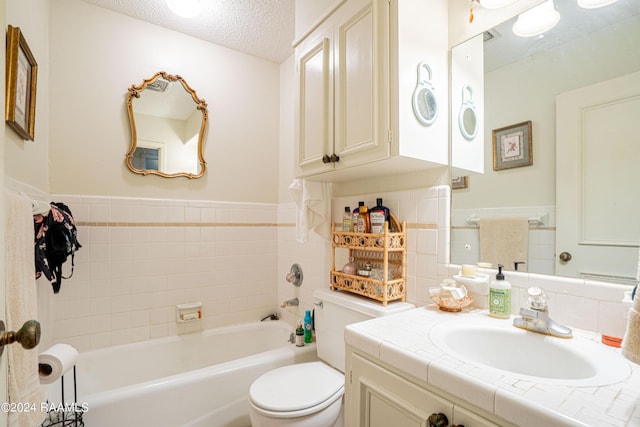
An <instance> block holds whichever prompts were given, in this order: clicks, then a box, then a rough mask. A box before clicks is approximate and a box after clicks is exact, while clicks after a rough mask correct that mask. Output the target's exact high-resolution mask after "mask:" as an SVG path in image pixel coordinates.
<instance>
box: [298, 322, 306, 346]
mask: <svg viewBox="0 0 640 427" xmlns="http://www.w3.org/2000/svg"><path fill="white" fill-rule="evenodd" d="M296 347H304V328H303V327H302V320H298V327H297V328H296Z"/></svg>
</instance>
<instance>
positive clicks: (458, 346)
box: [430, 317, 631, 387]
mask: <svg viewBox="0 0 640 427" xmlns="http://www.w3.org/2000/svg"><path fill="white" fill-rule="evenodd" d="M430 338H431V341H432V342H433V343H434V344H435V345H436V346H437V347H438V348H440V349H441V350H442V351H444V352H446V353H448V354H450V355H451V356H453V357H455V358H457V359H460V360H462V361H464V362H467V363H469V364H472V365H476V366H483V367H489V368H493V369H497V370H499V371H502V372H503V373H505V374H507V375H511V376H513V377H517V378H521V379H525V380H529V381H533V382H539V383H546V384H562V385H567V386H588V387H595V386H603V385H608V384H613V383H616V382H619V381H622V380H624V379H626V378H627V377H628V376H629V375H630V373H631V367H630V366H629V364H628V363H627V362H626V361H625V359H624V358H623V357H622V356H621V355H620V354H619V353H617V352H615V351H613V349H611V348H607V347H605V346H604V345H603V344H599V343H596V342H593V341H589V340H587V339H585V338H582V337H579V336H574V337H573V338H570V339H565V338H557V337H552V336H549V335H543V334H539V333H536V332H531V331H527V330H524V329H520V328H516V327H515V326H513V325H512V324H511V320H497V319H482V318H471V317H470V318H468V319H456V320H452V321H449V322H443V323H440V324H438V325H436V326H434V327H433V329H432V330H431V333H430Z"/></svg>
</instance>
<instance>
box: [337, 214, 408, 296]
mask: <svg viewBox="0 0 640 427" xmlns="http://www.w3.org/2000/svg"><path fill="white" fill-rule="evenodd" d="M391 227H392V231H389V229H388V227H387V226H386V225H385V230H384V233H382V234H372V233H354V232H347V231H336V230H335V224H334V225H332V230H331V231H332V234H331V235H332V242H331V247H332V253H331V288H332V289H341V290H344V291H347V292H352V293H355V294H358V295H362V296H365V297H367V298H371V299H374V300H376V301H380V302H382V305H385V306H386V305H387V303H388V302H389V301H395V300H401V301H404V300H405V298H406V269H407V268H406V263H407V242H406V239H407V233H406V224H405V223H404V222H403V223H402V224H400V223H399V222H398V221H397V219H395V217H392V221H391ZM336 248H338V249H347V250H348V251H349V257H350V258H351V257H353V259H354V261H355V263H356V264H358V265H359V266H363V265H364V264H367V263H368V264H371V266H372V268H374V269H378V270H379V271H380V270H381V277H382V279H375V278H371V277H366V276H358V275H355V274H346V273H343V272H342V271H339V270H336Z"/></svg>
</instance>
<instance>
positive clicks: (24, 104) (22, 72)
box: [5, 25, 38, 141]
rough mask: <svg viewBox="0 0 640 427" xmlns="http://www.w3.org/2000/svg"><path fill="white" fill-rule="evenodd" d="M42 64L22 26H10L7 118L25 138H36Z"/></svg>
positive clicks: (10, 124) (6, 101)
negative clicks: (38, 80) (37, 61)
mask: <svg viewBox="0 0 640 427" xmlns="http://www.w3.org/2000/svg"><path fill="white" fill-rule="evenodd" d="M37 77H38V64H37V63H36V60H35V58H34V57H33V54H32V53H31V49H29V45H27V41H26V40H25V39H24V36H23V35H22V32H20V28H19V27H12V26H11V25H9V28H8V30H7V87H6V100H5V107H6V112H5V120H6V122H7V124H8V125H9V127H10V128H11V129H13V130H14V131H15V132H16V133H17V134H18V135H20V136H21V137H22V139H25V140H32V141H33V136H34V130H35V118H36V83H37Z"/></svg>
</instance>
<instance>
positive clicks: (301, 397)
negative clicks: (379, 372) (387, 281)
mask: <svg viewBox="0 0 640 427" xmlns="http://www.w3.org/2000/svg"><path fill="white" fill-rule="evenodd" d="M313 296H314V298H315V321H314V323H315V328H316V348H317V351H318V357H319V358H320V360H322V362H311V363H301V364H297V365H288V366H283V367H281V368H277V369H274V370H272V371H269V372H267V373H266V374H264V375H262V376H260V377H259V378H258V379H256V380H255V381H254V382H253V384H252V385H251V389H250V390H249V415H250V417H251V425H252V427H271V426H273V427H276V426H277V427H281V426H295V427H342V426H343V421H342V400H343V399H342V396H343V394H344V364H345V360H344V359H345V349H344V347H345V346H344V327H345V326H347V325H349V324H351V323H356V322H360V321H363V320H368V319H372V318H374V317H381V316H387V315H389V314H394V313H399V312H401V311H405V310H409V309H412V308H415V306H414V305H413V304H409V303H406V302H390V303H388V304H387V306H386V307H384V306H383V305H382V304H381V303H379V302H377V301H373V300H370V299H366V298H363V297H359V296H357V295H353V294H349V293H346V292H339V291H331V290H329V289H326V290H324V289H323V290H318V291H316V292H315V293H314V295H313Z"/></svg>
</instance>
